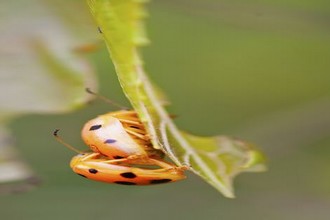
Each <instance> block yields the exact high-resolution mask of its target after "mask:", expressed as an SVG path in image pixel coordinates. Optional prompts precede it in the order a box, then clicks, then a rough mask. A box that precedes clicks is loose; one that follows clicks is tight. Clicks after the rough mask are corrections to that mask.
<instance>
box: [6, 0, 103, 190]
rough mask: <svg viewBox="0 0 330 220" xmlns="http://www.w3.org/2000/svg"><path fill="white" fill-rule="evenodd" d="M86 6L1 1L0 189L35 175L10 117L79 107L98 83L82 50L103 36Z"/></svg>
mask: <svg viewBox="0 0 330 220" xmlns="http://www.w3.org/2000/svg"><path fill="white" fill-rule="evenodd" d="M87 8H88V7H87V6H86V4H85V3H84V2H79V1H64V0H59V1H56V2H54V1H51V0H48V1H47V0H45V1H40V0H24V1H23V0H17V1H4V2H2V3H1V7H0V31H1V35H0V48H1V49H0V171H1V172H0V183H2V184H1V186H0V193H1V192H6V191H11V190H24V187H26V185H24V186H23V188H16V187H15V186H12V185H10V184H9V185H4V183H8V182H10V183H12V182H15V183H16V182H20V181H23V182H24V181H26V180H29V181H31V180H33V178H32V177H33V176H34V175H35V174H34V173H33V172H32V171H31V169H30V168H29V167H28V165H27V164H26V163H25V162H24V161H23V160H22V159H21V157H20V156H19V153H18V151H17V150H15V148H14V145H13V144H12V143H11V142H8V140H9V139H13V137H12V136H11V135H10V132H9V131H7V129H6V128H5V126H6V125H7V123H9V121H10V120H13V119H14V118H15V117H16V116H18V115H23V114H30V113H62V112H67V111H70V110H74V109H76V108H77V107H80V106H82V105H83V104H84V103H86V101H88V100H89V99H90V97H91V96H89V95H88V94H87V93H86V92H85V88H86V87H93V88H97V83H96V77H95V73H94V71H93V68H92V67H91V65H90V63H89V61H88V60H87V59H86V58H84V57H83V56H82V55H81V54H79V53H78V52H79V51H82V50H83V49H82V48H86V45H93V44H95V43H97V41H99V39H97V38H98V37H97V35H98V33H97V29H96V28H95V26H92V25H91V24H93V22H92V19H90V16H89V14H88V10H87ZM60 9H62V10H60ZM68 12H70V13H68ZM72 12H74V13H72ZM88 20H89V22H88ZM31 147H33V146H31ZM9 174H10V175H9ZM31 178H32V179H31ZM19 187H21V186H19Z"/></svg>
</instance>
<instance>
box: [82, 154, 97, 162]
mask: <svg viewBox="0 0 330 220" xmlns="http://www.w3.org/2000/svg"><path fill="white" fill-rule="evenodd" d="M82 155H84V153H83V154H82ZM100 156H101V154H100V153H89V155H87V156H85V157H84V159H83V160H82V161H86V160H92V159H97V158H99V157H100Z"/></svg>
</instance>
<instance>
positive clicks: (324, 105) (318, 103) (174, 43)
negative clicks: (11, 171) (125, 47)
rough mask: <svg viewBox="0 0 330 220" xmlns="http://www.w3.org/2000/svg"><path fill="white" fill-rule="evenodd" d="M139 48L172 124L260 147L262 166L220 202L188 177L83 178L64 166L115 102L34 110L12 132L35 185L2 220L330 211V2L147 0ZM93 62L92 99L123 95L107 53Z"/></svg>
mask: <svg viewBox="0 0 330 220" xmlns="http://www.w3.org/2000/svg"><path fill="white" fill-rule="evenodd" d="M148 8H149V12H150V19H149V20H148V32H149V37H150V38H151V39H152V44H151V45H150V46H149V47H147V48H145V49H144V56H145V60H146V68H147V70H148V72H149V73H150V76H151V78H152V79H153V80H154V81H155V82H156V83H157V84H159V85H160V87H162V88H163V89H164V90H165V92H166V93H167V95H168V96H169V98H170V100H171V102H172V106H171V107H170V112H171V113H173V114H176V115H178V118H176V122H177V125H178V126H179V127H180V128H182V129H183V130H187V131H189V132H192V133H195V134H200V135H215V134H226V135H232V136H237V137H240V138H244V139H247V140H249V141H252V142H254V143H256V144H257V145H258V146H260V149H261V150H263V151H264V152H265V154H266V155H267V157H268V163H269V171H268V172H266V173H261V174H250V173H247V174H242V175H240V176H238V177H237V178H236V179H235V189H236V196H237V198H236V199H226V198H224V197H223V196H222V195H221V194H219V193H218V192H217V191H216V190H215V189H213V188H212V187H211V186H209V185H208V184H207V183H205V182H203V181H202V180H201V179H200V178H198V177H196V176H195V175H193V174H188V176H189V177H188V179H187V180H185V181H182V182H178V183H173V184H167V185H166V184H164V185H159V186H150V187H129V186H117V185H107V184H103V183H98V182H91V181H88V180H86V179H82V178H80V177H79V176H77V175H75V174H73V173H72V171H71V170H70V168H69V166H68V163H69V161H70V159H71V157H72V156H73V153H72V152H70V151H68V150H67V149H66V148H65V147H63V146H62V145H60V144H59V143H57V142H56V141H55V140H54V139H53V137H52V131H53V130H54V129H55V128H61V135H62V136H63V138H64V139H65V140H66V141H67V142H69V143H71V144H72V145H74V146H77V148H80V149H84V148H85V146H84V144H83V143H82V141H81V139H80V129H81V127H82V126H83V124H84V122H86V121H87V120H88V119H90V118H93V117H95V115H98V114H102V113H104V112H107V111H112V110H115V109H114V108H113V107H111V106H109V105H107V104H105V103H103V102H100V101H95V102H93V103H91V104H90V105H88V106H87V107H86V108H84V109H82V110H79V111H77V112H74V113H71V114H66V115H57V116H54V115H53V116H45V115H30V116H25V117H21V118H19V119H18V120H16V121H15V122H14V123H12V124H11V125H10V127H11V129H12V130H13V133H14V135H15V137H16V138H17V147H18V148H19V150H20V151H21V154H22V155H24V158H25V160H26V161H27V162H28V163H29V164H30V165H31V166H32V167H33V168H34V170H35V171H36V172H37V173H38V174H39V176H40V177H41V178H42V180H43V182H42V184H41V186H40V187H38V188H36V189H34V190H32V191H30V192H27V193H18V194H14V195H6V196H2V197H1V198H0V204H1V205H0V210H1V211H0V216H1V217H0V218H1V219H8V220H9V219H10V220H14V219H25V220H28V219H47V220H51V219H79V220H85V219H86V220H87V219H158V220H162V219H205V220H213V219H214V220H216V219H246V220H255V219H267V220H278V219H281V220H292V219H299V220H309V219H315V220H316V219H319V220H323V219H324V220H326V219H329V216H330V210H329V207H330V172H329V165H330V160H329V159H330V74H329V73H330V29H329V27H330V16H329V14H330V1H325V0H313V1H308V0H299V1H298V0H285V1H284V0H281V1H266V0H250V1H248V2H247V1H243V0H237V1H229V0H228V1H226V0H224V1H220V0H203V1H201V0H175V1H174V0H155V1H153V2H151V3H150V4H148ZM91 59H93V60H94V62H95V63H96V65H97V71H98V77H99V81H100V83H101V85H100V88H101V89H100V93H102V94H104V95H105V96H108V97H109V98H110V99H113V100H116V101H118V102H120V103H122V104H124V105H127V106H128V105H129V104H128V102H127V100H125V98H124V96H123V94H122V91H121V89H120V86H119V83H118V81H117V79H116V75H115V73H114V69H113V66H112V64H111V62H110V61H109V59H108V55H107V51H106V50H105V49H104V48H102V49H100V50H99V51H98V52H97V53H95V54H94V55H91Z"/></svg>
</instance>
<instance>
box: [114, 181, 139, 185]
mask: <svg viewBox="0 0 330 220" xmlns="http://www.w3.org/2000/svg"><path fill="white" fill-rule="evenodd" d="M114 183H117V184H121V185H136V183H132V182H126V181H115V182H114Z"/></svg>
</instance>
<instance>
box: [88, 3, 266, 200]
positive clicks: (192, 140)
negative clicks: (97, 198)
mask: <svg viewBox="0 0 330 220" xmlns="http://www.w3.org/2000/svg"><path fill="white" fill-rule="evenodd" d="M87 2H88V4H89V6H90V9H91V12H92V14H93V16H94V18H95V20H96V23H97V25H98V26H99V27H100V28H101V30H102V33H103V36H104V39H105V42H106V44H107V46H108V49H109V52H110V55H111V58H112V61H113V63H114V65H115V68H116V72H117V75H118V78H119V81H120V83H121V86H122V88H123V90H124V93H125V95H126V96H127V98H128V99H129V101H130V102H131V104H132V106H133V108H134V109H135V110H136V111H137V112H138V114H139V116H140V118H141V120H142V122H143V123H144V124H145V125H146V128H147V130H148V132H149V134H150V136H151V139H152V143H153V146H154V148H156V149H161V150H163V151H164V152H165V153H166V154H167V155H168V156H169V157H170V158H171V159H172V160H173V162H174V163H176V164H177V165H178V166H183V165H188V166H190V170H192V171H193V172H194V173H196V174H198V175H199V176H201V177H202V178H203V179H204V180H206V181H207V182H208V183H210V184H211V185H212V186H214V187H215V188H216V189H218V190H219V191H220V192H222V193H223V194H224V195H225V196H227V197H233V196H234V195H233V189H232V180H233V177H234V176H235V175H237V174H238V173H240V172H243V171H262V170H264V169H265V166H264V164H263V163H264V157H263V156H262V154H261V153H259V152H258V151H256V150H255V149H254V147H253V146H252V145H251V144H248V143H245V142H242V141H239V140H234V139H231V138H229V137H224V136H220V137H197V136H192V135H190V134H187V133H184V132H182V131H180V130H178V128H177V127H176V126H175V125H174V123H173V121H172V120H171V118H170V116H169V115H168V113H167V112H166V110H165V109H164V105H163V104H164V95H161V94H163V93H162V92H159V91H160V90H159V89H158V88H156V87H155V86H154V85H153V84H152V83H151V82H150V80H149V79H148V76H147V75H146V73H145V71H144V69H143V62H142V59H141V56H140V54H139V51H138V49H139V46H141V45H145V44H146V43H147V42H148V40H147V39H146V37H145V33H144V28H143V20H142V19H143V18H144V17H145V16H146V14H147V13H146V12H145V9H144V8H143V3H145V2H146V1H141V0H87Z"/></svg>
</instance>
